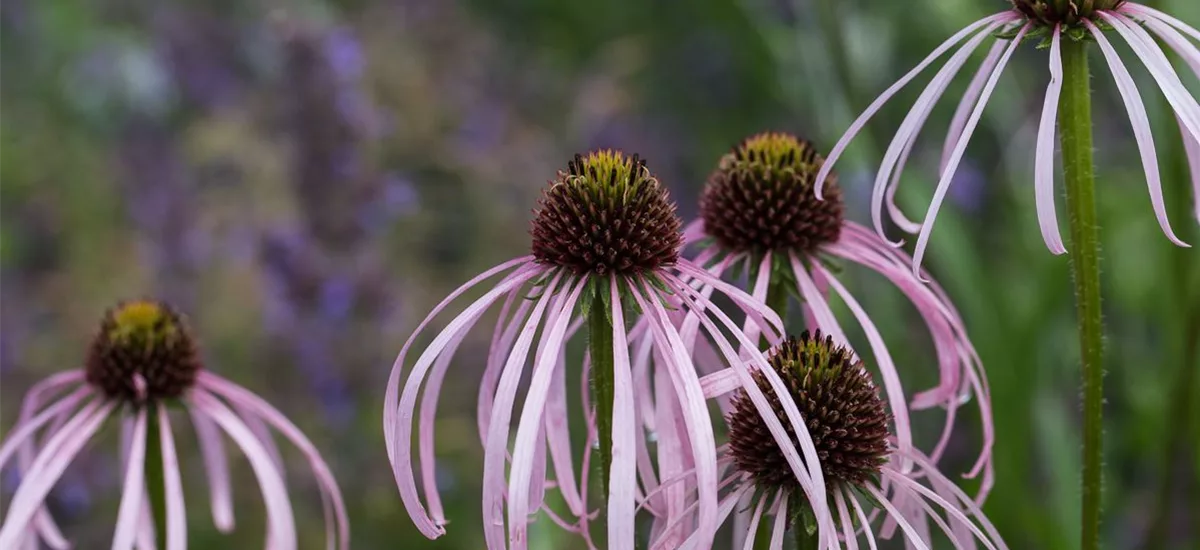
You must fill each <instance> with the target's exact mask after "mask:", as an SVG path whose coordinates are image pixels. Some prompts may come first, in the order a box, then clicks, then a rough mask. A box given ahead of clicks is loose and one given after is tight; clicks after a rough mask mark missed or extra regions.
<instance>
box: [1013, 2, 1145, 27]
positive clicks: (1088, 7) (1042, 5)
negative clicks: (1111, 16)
mask: <svg viewBox="0 0 1200 550" xmlns="http://www.w3.org/2000/svg"><path fill="white" fill-rule="evenodd" d="M1010 1H1011V2H1012V5H1013V8H1014V9H1016V10H1017V11H1019V12H1021V13H1022V14H1023V15H1024V16H1025V17H1026V18H1027V19H1028V20H1029V21H1030V22H1031V23H1034V24H1036V25H1038V26H1043V27H1054V25H1057V24H1062V25H1063V26H1064V27H1070V26H1074V25H1078V24H1080V22H1082V21H1084V20H1089V21H1094V20H1096V19H1097V15H1096V12H1098V11H1109V10H1115V9H1117V8H1120V7H1121V5H1122V4H1124V3H1125V0H1010Z"/></svg>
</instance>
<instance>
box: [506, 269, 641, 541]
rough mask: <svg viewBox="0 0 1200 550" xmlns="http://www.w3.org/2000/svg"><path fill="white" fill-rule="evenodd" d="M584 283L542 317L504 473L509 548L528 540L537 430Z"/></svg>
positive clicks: (577, 284) (580, 280)
mask: <svg viewBox="0 0 1200 550" xmlns="http://www.w3.org/2000/svg"><path fill="white" fill-rule="evenodd" d="M586 284H587V277H586V276H582V277H580V278H579V279H578V280H576V281H575V282H574V283H573V288H571V289H570V292H569V294H567V296H566V299H563V300H560V301H559V303H558V304H556V306H555V308H554V311H552V312H551V313H550V316H549V318H548V319H547V321H546V322H547V327H548V330H547V331H545V332H544V335H543V336H542V339H541V342H540V343H539V345H543V344H544V345H545V349H546V352H545V353H542V354H539V355H540V356H539V357H537V358H536V361H535V364H534V367H533V376H532V378H531V380H530V382H529V388H528V391H527V393H526V395H525V405H524V407H523V408H522V410H521V417H520V419H519V420H518V422H517V437H516V440H515V442H514V444H513V457H512V468H511V469H510V470H509V474H508V475H509V482H508V532H509V542H510V543H511V544H512V548H513V550H523V549H524V548H526V547H528V544H529V522H528V521H527V517H528V515H529V511H530V508H529V483H530V478H531V476H532V470H533V455H534V448H535V445H537V444H538V443H540V442H539V441H538V440H537V434H538V430H539V429H541V426H542V413H543V412H545V405H546V398H547V393H548V392H549V388H550V380H551V378H552V376H553V374H554V367H555V366H556V364H557V363H558V361H557V359H558V354H559V351H558V350H559V349H560V348H562V346H564V345H565V342H564V340H565V338H564V337H565V335H566V332H567V326H568V325H569V324H570V323H571V313H572V312H573V311H574V310H575V304H576V302H578V300H579V294H580V292H582V291H583V288H584V286H585V285H586ZM631 502H632V500H631Z"/></svg>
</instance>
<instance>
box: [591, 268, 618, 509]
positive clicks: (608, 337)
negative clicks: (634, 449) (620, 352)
mask: <svg viewBox="0 0 1200 550" xmlns="http://www.w3.org/2000/svg"><path fill="white" fill-rule="evenodd" d="M597 287H598V288H599V289H600V290H599V292H597V293H596V295H595V297H593V298H592V308H591V310H590V311H589V312H588V320H587V323H588V345H589V350H590V352H591V358H592V399H593V400H594V401H595V403H596V433H597V434H598V435H597V437H598V438H599V443H600V448H599V449H598V450H597V453H596V454H597V455H598V457H599V458H600V460H599V461H598V462H599V467H600V494H602V495H604V497H605V498H608V473H609V470H610V469H611V468H612V416H613V326H612V320H611V318H610V317H609V316H610V315H611V312H609V311H608V308H609V307H611V306H610V305H608V304H607V302H605V301H604V300H603V299H601V298H600V292H608V291H609V290H608V284H607V281H605V282H604V283H599V282H597Z"/></svg>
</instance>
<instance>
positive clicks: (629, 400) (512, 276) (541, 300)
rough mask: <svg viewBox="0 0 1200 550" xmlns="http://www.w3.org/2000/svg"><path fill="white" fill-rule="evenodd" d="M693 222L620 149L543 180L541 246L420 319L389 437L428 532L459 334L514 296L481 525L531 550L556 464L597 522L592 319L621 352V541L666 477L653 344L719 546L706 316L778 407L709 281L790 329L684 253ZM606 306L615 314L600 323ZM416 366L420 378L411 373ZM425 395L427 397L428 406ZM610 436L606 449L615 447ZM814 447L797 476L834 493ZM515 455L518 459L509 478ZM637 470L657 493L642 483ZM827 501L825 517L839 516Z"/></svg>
mask: <svg viewBox="0 0 1200 550" xmlns="http://www.w3.org/2000/svg"><path fill="white" fill-rule="evenodd" d="M681 225H682V224H681V222H680V220H679V218H678V217H677V216H676V214H675V205H674V203H673V202H672V201H671V200H670V199H669V197H668V195H667V191H666V189H665V188H664V187H663V186H662V185H661V184H660V183H659V181H658V180H657V179H656V178H655V177H654V176H653V175H652V174H651V173H650V171H649V170H648V169H647V168H646V166H645V163H644V162H643V161H642V160H640V159H639V158H638V157H636V156H635V157H632V158H630V157H627V156H625V155H623V154H621V153H618V152H612V151H602V152H595V153H591V154H589V155H587V156H577V157H576V158H575V159H574V160H573V161H571V162H570V163H569V165H568V169H567V170H566V171H564V172H559V174H558V176H557V177H556V178H555V179H554V180H553V181H551V182H550V184H549V186H548V187H547V188H546V189H545V191H544V194H543V196H542V199H541V202H540V204H539V205H538V208H537V209H536V211H535V214H534V220H533V223H532V229H531V234H532V236H533V243H532V249H533V250H532V252H533V253H532V254H531V255H529V256H523V257H520V258H516V259H514V260H511V261H508V262H505V263H503V264H501V265H499V266H497V267H495V268H493V269H490V270H488V271H486V272H485V273H483V274H481V275H480V276H479V277H476V278H475V279H473V280H471V281H470V282H468V283H467V284H465V285H463V286H462V287H460V288H459V289H458V290H456V291H455V292H454V293H452V294H451V295H450V296H449V297H448V298H446V299H445V300H444V301H443V302H442V303H441V304H439V305H438V306H437V307H436V308H434V310H433V312H432V313H431V314H430V316H429V317H428V318H426V319H425V320H424V321H423V322H422V323H421V325H420V326H419V327H418V328H417V330H416V332H415V333H414V334H413V335H412V336H411V337H410V338H409V340H408V342H406V343H405V345H404V348H403V349H402V350H401V352H400V354H399V356H398V357H397V359H396V362H395V365H394V366H393V370H392V374H391V377H390V379H389V381H388V387H387V395H386V397H385V409H384V435H385V439H386V442H387V452H388V458H389V459H390V460H391V462H392V465H393V469H394V473H395V475H396V481H397V483H398V485H399V489H400V495H401V498H402V499H403V501H404V505H405V507H406V509H407V510H408V513H409V515H410V516H411V517H412V519H413V521H414V523H415V524H416V526H417V528H418V529H419V530H420V531H421V532H422V533H423V534H424V535H426V536H427V537H430V538H436V537H438V536H441V535H442V534H444V533H445V529H444V525H445V524H446V518H445V516H444V512H443V508H442V505H441V501H440V497H439V493H438V488H437V485H436V480H435V473H436V471H435V464H434V452H433V439H434V431H433V426H434V414H435V410H436V406H437V399H438V396H439V393H440V389H441V385H442V382H443V380H444V378H445V376H446V374H447V370H448V367H449V365H450V362H451V359H452V357H453V355H454V352H455V349H456V348H457V346H458V344H459V343H460V342H461V341H462V339H463V338H464V336H465V335H466V334H467V332H468V331H469V330H470V328H471V327H472V326H473V325H474V324H475V322H477V321H478V320H479V318H480V317H481V316H482V315H483V313H484V312H485V310H487V309H488V308H489V307H490V306H492V305H493V304H495V303H496V302H498V301H501V299H503V302H504V306H503V308H502V309H501V314H500V318H499V321H498V324H497V325H496V328H495V333H494V337H493V343H492V347H491V350H490V353H489V354H488V358H487V361H486V367H485V370H484V373H483V379H482V381H481V383H480V396H479V429H480V432H481V433H480V435H481V439H482V440H483V443H484V447H485V451H484V452H485V458H484V470H483V502H482V503H483V516H484V518H483V529H484V533H485V537H486V541H487V545H488V547H489V548H505V547H507V545H508V544H511V547H512V548H525V547H526V546H527V543H528V540H527V539H528V523H529V521H530V519H529V518H530V515H531V514H534V513H537V512H538V510H539V509H541V508H543V502H542V497H543V496H544V493H545V489H546V488H547V487H549V482H548V481H547V480H546V479H545V477H546V476H545V472H546V471H548V470H552V471H553V472H554V478H555V480H554V483H555V486H556V487H557V488H558V490H559V491H560V492H561V493H562V497H563V499H564V501H565V503H566V505H567V507H568V509H569V511H570V512H571V514H573V515H574V516H575V517H576V518H580V521H579V522H577V523H574V524H569V525H575V526H576V527H572V529H574V530H579V531H583V530H584V529H583V528H582V527H579V526H580V525H581V524H584V523H586V518H587V517H588V512H587V511H586V506H587V503H586V501H585V500H584V499H583V497H582V495H581V493H582V491H581V487H580V484H577V483H576V479H577V477H578V476H577V474H576V470H575V468H574V460H573V456H572V452H571V438H570V434H569V433H568V429H567V423H566V411H567V407H568V400H567V394H566V389H565V383H564V382H563V380H564V376H565V375H564V370H565V369H566V368H567V364H566V360H565V349H566V345H567V343H568V341H569V340H570V339H571V338H572V336H573V335H574V333H575V332H576V329H577V328H578V327H579V326H580V325H582V324H583V320H584V319H587V320H588V321H589V322H588V325H589V329H588V333H589V337H590V340H591V341H592V342H593V348H594V347H595V344H594V342H595V341H596V340H597V339H602V341H607V342H611V350H612V356H611V358H610V359H611V364H612V365H613V373H612V376H613V394H612V423H611V426H612V428H611V433H612V442H611V447H610V449H611V457H612V465H611V470H610V474H609V477H608V494H607V495H605V497H606V503H607V514H606V523H607V525H608V533H609V536H608V545H609V547H610V548H633V544H634V517H635V508H634V507H635V505H636V498H635V496H636V495H637V494H645V492H648V491H650V490H651V488H650V486H651V485H652V484H653V483H651V482H646V480H647V479H649V477H648V476H652V475H653V471H654V470H653V468H646V467H644V465H645V464H647V461H648V460H649V459H648V456H647V454H646V453H645V450H646V447H645V441H644V439H645V438H643V437H642V436H641V435H640V434H641V433H642V432H641V430H640V426H639V424H645V419H646V418H648V417H651V416H654V415H655V411H654V410H652V409H646V408H645V404H646V403H650V402H652V401H654V400H655V399H654V397H655V396H651V395H649V394H648V392H650V391H652V390H651V389H650V385H649V384H648V383H646V381H647V380H648V378H649V376H650V368H649V363H650V361H649V359H648V358H649V357H650V356H651V355H653V356H654V358H655V361H654V366H655V369H654V373H653V375H654V376H656V377H658V378H659V379H660V380H661V383H657V384H655V385H654V391H658V392H660V393H661V394H662V395H660V396H657V397H660V399H658V402H660V403H668V402H671V403H674V404H675V405H676V406H677V407H678V408H677V410H676V413H677V414H674V415H673V416H672V420H671V428H673V429H674V428H677V430H678V437H676V438H672V439H671V441H672V442H678V443H679V445H678V446H677V447H673V448H671V449H668V448H667V446H666V445H664V444H663V443H662V442H661V441H662V440H661V439H660V443H659V445H658V450H659V454H660V456H664V455H666V457H667V459H669V461H670V464H671V465H672V467H674V465H680V468H686V469H689V470H691V471H693V472H694V479H695V482H696V486H697V487H698V488H699V489H698V493H697V497H696V500H695V503H696V510H697V511H696V514H695V515H694V516H691V517H693V518H694V523H693V524H692V525H694V526H695V527H696V529H695V530H694V536H693V539H692V543H693V544H695V545H696V546H695V547H696V548H708V547H710V546H711V544H712V539H713V536H714V534H715V530H716V528H717V521H716V520H717V514H718V499H717V493H718V490H717V453H716V448H717V447H716V443H715V438H714V433H713V427H712V420H711V418H710V416H709V411H708V408H707V403H706V400H705V397H704V388H702V387H701V385H700V381H699V375H698V374H697V371H696V368H695V365H694V364H693V360H692V344H691V343H692V342H694V341H695V334H696V331H697V323H700V322H703V323H704V324H705V327H706V329H707V330H709V332H710V334H711V335H712V341H713V342H714V345H716V346H718V347H720V348H722V349H723V350H725V351H727V352H728V354H727V355H726V357H727V358H728V357H732V358H733V361H732V362H728V364H729V365H730V366H731V367H733V368H732V369H731V371H732V372H735V373H738V374H737V375H736V376H737V378H736V380H735V381H734V383H733V386H734V387H741V386H739V384H738V382H737V380H740V381H742V382H743V383H744V384H743V385H744V386H745V387H747V391H749V392H750V394H752V395H756V396H757V397H758V398H759V401H760V402H761V404H762V405H763V406H764V411H769V409H766V408H765V407H766V398H765V397H764V396H763V395H762V392H761V391H760V390H759V389H758V387H757V386H756V385H754V384H753V381H752V378H751V377H750V374H749V371H748V369H747V368H746V367H745V366H744V364H743V362H742V361H741V360H739V359H738V354H737V352H736V351H735V348H740V347H746V346H749V348H750V349H751V351H752V355H755V356H757V358H758V360H759V361H762V360H763V359H762V356H761V354H760V353H758V352H757V351H753V349H754V343H753V342H751V341H750V340H748V339H747V337H746V336H745V335H744V334H742V333H741V332H740V331H728V328H729V327H732V328H734V329H737V328H738V327H737V326H736V325H734V324H733V322H732V321H731V320H730V318H729V316H728V315H727V314H725V313H724V312H723V311H721V309H720V308H719V307H718V306H717V305H716V304H714V303H713V301H712V300H710V298H709V295H710V294H711V289H713V288H715V289H717V290H719V291H720V292H721V293H723V294H724V295H725V296H726V297H727V298H728V299H730V300H731V301H732V303H734V304H736V307H738V308H739V310H740V311H739V315H740V314H741V313H743V312H744V313H745V314H747V315H748V316H749V317H751V318H753V319H756V320H758V321H759V322H760V327H759V328H761V329H763V330H766V331H769V332H772V333H774V334H780V333H781V332H782V324H781V321H780V319H779V318H778V316H776V315H774V314H773V313H771V311H770V310H769V309H768V308H766V307H765V306H764V305H762V304H761V303H760V302H759V301H757V300H755V299H754V298H753V297H751V296H750V295H748V294H746V293H744V292H741V291H739V290H737V289H735V288H733V287H732V286H731V285H728V284H727V283H724V282H722V281H721V280H720V279H719V278H717V277H715V276H713V275H711V274H709V273H708V272H706V271H705V270H704V269H702V268H700V267H699V266H697V265H696V264H694V263H692V262H690V261H687V260H686V259H683V258H681V257H680V256H679V248H680V245H681V242H682V238H681V234H680V228H681ZM501 274H503V275H501ZM497 276H499V277H500V280H499V282H496V283H494V284H493V285H492V288H491V289H490V290H488V291H487V292H486V293H485V294H484V295H483V297H481V298H479V299H478V300H476V301H475V302H473V303H471V304H470V305H469V306H467V307H466V309H464V310H463V311H462V312H461V313H459V314H458V315H457V316H456V317H455V318H454V319H453V320H452V321H450V323H449V324H448V325H447V326H446V327H445V328H444V329H443V330H442V331H441V332H440V333H439V334H437V336H436V337H435V338H434V339H433V341H432V342H431V343H430V344H429V345H428V346H427V347H426V348H425V349H424V350H423V351H422V352H421V354H420V357H419V358H418V359H417V360H416V362H415V363H414V364H412V365H411V366H409V365H406V358H407V357H408V354H409V351H410V348H411V346H412V345H413V343H414V342H415V341H416V339H417V338H418V337H419V335H420V334H421V332H422V331H423V330H424V329H425V327H426V326H427V325H428V324H429V322H430V320H431V319H432V318H433V317H434V316H436V315H437V314H439V313H440V312H441V311H442V310H444V309H445V308H446V307H447V305H448V304H449V303H450V302H451V301H453V300H455V299H457V298H458V297H459V296H461V295H462V294H463V293H464V292H466V291H468V290H469V289H471V288H472V287H475V286H476V285H478V284H480V283H481V282H482V281H484V280H487V279H489V278H493V277H497ZM694 283H699V284H703V285H706V287H707V288H709V289H710V290H709V291H707V292H699V291H697V290H696V289H695V288H693V286H691V285H692V284H694ZM693 313H694V315H692V314H693ZM684 316H686V317H687V318H688V319H691V321H684V322H683V324H682V326H681V325H680V324H679V321H680V319H681V317H684ZM597 317H599V318H600V319H603V320H604V321H605V322H603V323H597V322H595V321H596V319H597ZM717 323H722V324H724V326H725V327H726V330H725V331H724V332H723V331H722V330H717V329H716V327H717ZM596 325H601V326H602V328H599V329H597V328H595V327H596ZM539 327H540V331H539ZM610 327H611V328H610ZM627 327H632V328H627ZM731 333H732V334H733V341H732V342H731V337H730V336H729V334H731ZM535 337H537V338H536V339H535ZM603 339H607V340H603ZM535 342H536V344H537V345H536V347H534V346H533V345H534V343H535ZM633 342H637V343H638V345H635V346H633V347H634V348H635V351H634V353H632V354H631V349H630V348H631V345H630V344H631V343H633ZM642 344H644V345H642ZM631 355H633V356H634V357H633V359H631ZM530 359H532V372H531V373H530V381H529V385H528V390H527V394H526V396H525V399H524V404H523V408H522V411H521V415H520V420H519V422H518V423H517V430H516V431H517V433H516V438H515V443H514V444H513V446H512V449H511V450H510V449H509V432H510V429H511V421H512V416H513V406H514V403H515V401H516V395H517V390H518V387H519V386H520V385H521V380H522V379H523V377H524V376H525V375H526V373H527V372H529V371H530V369H529V363H530V362H531V361H530ZM405 369H407V371H408V372H407V374H408V376H407V380H405V381H404V382H403V384H401V373H402V371H403V370H405ZM635 381H636V383H635ZM776 381H777V382H779V381H778V379H777V377H776ZM779 383H780V384H781V383H782V382H779ZM423 384H424V386H425V390H424V392H422V385H423ZM419 398H420V399H421V401H422V402H421V405H420V411H419V412H418V410H417V402H418V399H419ZM585 406H586V405H585ZM585 412H586V411H585ZM597 414H598V413H597ZM414 419H419V420H418V430H419V432H418V434H417V435H418V445H419V453H420V462H421V466H420V468H421V479H422V482H421V485H422V486H423V490H424V502H422V499H421V498H420V497H419V496H418V488H417V483H416V481H415V479H414V466H413V449H412V446H413V445H412V438H413V422H412V421H413V420H414ZM790 420H791V423H790V425H793V426H797V427H798V428H797V429H798V430H799V431H800V432H801V433H804V425H803V422H802V420H801V419H800V417H799V415H798V414H796V415H793V416H792V417H790ZM590 429H592V430H595V427H594V426H592V427H590ZM661 429H663V427H662V426H660V430H661ZM778 436H779V439H780V441H783V443H784V446H785V447H786V448H787V449H788V451H789V452H790V453H791V456H793V457H798V454H797V451H796V449H795V445H794V444H792V443H791V440H790V439H788V438H787V437H786V434H785V433H784V432H783V431H782V428H780V431H779V432H778ZM601 446H605V447H607V445H604V444H603V443H602V444H601ZM808 447H809V448H808V449H807V452H806V454H805V456H810V457H812V458H813V460H811V461H808V462H807V464H808V465H807V466H805V465H804V464H805V463H804V462H802V461H800V460H799V459H798V458H796V459H795V460H793V462H792V463H791V465H792V466H793V468H797V467H803V469H802V470H801V471H799V472H798V473H797V475H799V476H801V477H802V478H803V479H804V480H805V483H806V484H807V485H810V486H813V487H816V488H818V489H819V490H821V491H823V490H824V485H823V481H822V479H823V478H822V477H821V472H820V468H819V465H817V463H816V460H815V455H814V454H812V449H811V445H809V446H808ZM547 449H549V456H547V455H546V451H547ZM507 456H511V458H510V459H508V458H506V457H507ZM586 456H588V455H585V457H586ZM506 460H511V468H510V469H508V477H507V483H506V479H505V470H506V468H505V465H506ZM684 464H686V465H687V466H686V467H685V466H683V465H684ZM639 476H641V479H642V480H643V485H644V486H645V488H644V490H639V487H638V480H639ZM505 501H507V511H508V514H507V537H506V536H505V514H504V511H505ZM827 512H828V511H827V510H819V511H818V512H817V513H818V514H819V515H820V516H821V517H826V516H827V515H828V514H827Z"/></svg>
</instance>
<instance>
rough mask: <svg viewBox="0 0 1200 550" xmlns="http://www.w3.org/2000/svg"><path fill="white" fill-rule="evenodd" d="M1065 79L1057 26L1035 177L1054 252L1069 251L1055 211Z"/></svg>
mask: <svg viewBox="0 0 1200 550" xmlns="http://www.w3.org/2000/svg"><path fill="white" fill-rule="evenodd" d="M1062 79H1063V75H1062V32H1061V31H1060V29H1059V26H1057V25H1055V27H1054V31H1053V35H1052V38H1051V41H1050V84H1049V85H1048V86H1046V102H1045V103H1044V104H1043V105H1042V121H1041V124H1040V125H1039V126H1038V137H1037V156H1036V158H1035V159H1034V177H1033V181H1034V194H1035V195H1036V198H1037V212H1038V225H1039V226H1040V227H1041V230H1042V240H1044V241H1046V248H1049V249H1050V252H1052V253H1053V254H1055V255H1058V254H1064V253H1066V251H1067V249H1066V247H1064V246H1063V242H1062V234H1060V233H1059V231H1058V216H1057V215H1056V214H1055V213H1054V150H1055V143H1054V142H1055V137H1054V129H1055V123H1056V122H1057V121H1058V100H1059V97H1061V96H1062V84H1063V83H1062Z"/></svg>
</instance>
